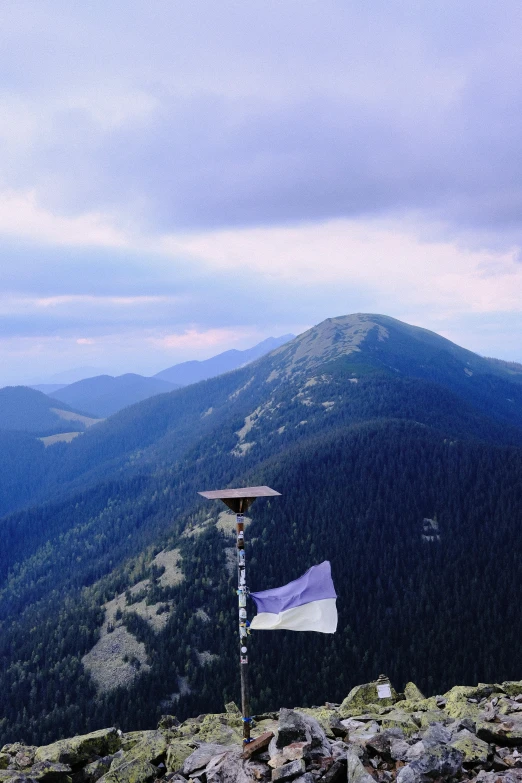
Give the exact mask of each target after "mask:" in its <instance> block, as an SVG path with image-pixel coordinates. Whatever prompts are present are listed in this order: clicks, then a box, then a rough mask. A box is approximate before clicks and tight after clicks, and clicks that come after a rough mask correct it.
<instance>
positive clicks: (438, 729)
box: [422, 723, 451, 748]
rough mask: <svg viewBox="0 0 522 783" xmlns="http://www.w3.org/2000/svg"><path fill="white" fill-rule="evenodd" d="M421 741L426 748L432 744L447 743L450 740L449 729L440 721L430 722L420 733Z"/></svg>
mask: <svg viewBox="0 0 522 783" xmlns="http://www.w3.org/2000/svg"><path fill="white" fill-rule="evenodd" d="M422 741H423V743H424V745H425V747H426V748H430V747H432V746H433V745H441V744H442V745H447V743H448V742H451V731H450V730H449V729H447V728H446V727H445V726H443V725H442V724H441V723H432V724H431V726H428V728H427V729H426V731H425V732H424V734H423V735H422Z"/></svg>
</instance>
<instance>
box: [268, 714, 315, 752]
mask: <svg viewBox="0 0 522 783" xmlns="http://www.w3.org/2000/svg"><path fill="white" fill-rule="evenodd" d="M311 739H312V736H311V733H310V730H309V727H308V723H307V722H306V721H305V716H304V715H302V714H301V713H299V712H296V711H295V710H289V709H286V708H285V707H283V708H282V709H281V712H280V713H279V724H278V730H277V736H276V739H275V746H276V748H284V747H285V745H290V744H291V743H292V742H310V741H311Z"/></svg>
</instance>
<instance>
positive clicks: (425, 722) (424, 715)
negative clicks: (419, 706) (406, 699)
mask: <svg viewBox="0 0 522 783" xmlns="http://www.w3.org/2000/svg"><path fill="white" fill-rule="evenodd" d="M411 719H412V721H413V722H414V723H416V724H417V726H418V727H419V728H420V729H426V728H427V727H428V726H431V725H432V724H433V723H443V722H444V721H447V720H448V716H447V715H446V714H445V713H444V712H442V711H441V710H428V711H426V712H424V711H421V712H414V713H412V715H411Z"/></svg>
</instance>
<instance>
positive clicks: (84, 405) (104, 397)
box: [53, 373, 177, 418]
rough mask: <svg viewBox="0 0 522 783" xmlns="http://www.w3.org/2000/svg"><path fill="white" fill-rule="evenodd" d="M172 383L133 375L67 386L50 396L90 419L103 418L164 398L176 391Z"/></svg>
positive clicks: (104, 377)
mask: <svg viewBox="0 0 522 783" xmlns="http://www.w3.org/2000/svg"><path fill="white" fill-rule="evenodd" d="M176 388H177V386H175V385H174V384H172V383H168V382H167V381H163V380H161V379H160V378H146V377H144V376H143V375H137V374H136V373H126V374H125V375H118V376H116V377H113V376H112V375H98V376H96V377H94V378H85V379H84V380H81V381H76V383H71V384H70V385H69V386H65V387H64V388H62V389H59V390H56V391H55V392H54V393H53V394H54V397H55V398H56V399H57V400H61V401H62V402H65V403H67V404H69V405H73V406H74V407H75V408H81V410H84V411H88V412H89V413H90V414H91V415H92V416H97V417H99V418H106V417H107V416H112V414H113V413H116V412H117V411H119V410H121V409H122V408H126V407H127V406H128V405H134V403H136V402H141V401H142V400H146V399H147V398H148V397H152V396H154V395H155V394H164V393H166V392H170V391H173V390H174V389H176Z"/></svg>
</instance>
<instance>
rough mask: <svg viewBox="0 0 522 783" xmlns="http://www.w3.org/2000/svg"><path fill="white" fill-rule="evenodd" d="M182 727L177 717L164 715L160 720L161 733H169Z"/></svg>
mask: <svg viewBox="0 0 522 783" xmlns="http://www.w3.org/2000/svg"><path fill="white" fill-rule="evenodd" d="M180 725H181V724H180V722H179V720H178V719H177V718H176V716H175V715H162V716H161V718H160V719H159V723H158V729H160V730H161V731H169V730H170V729H175V728H177V727H178V726H180Z"/></svg>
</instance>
